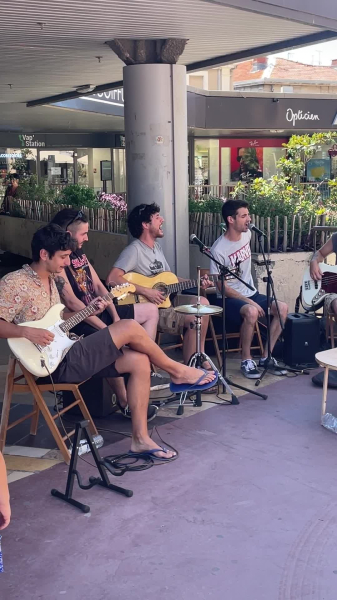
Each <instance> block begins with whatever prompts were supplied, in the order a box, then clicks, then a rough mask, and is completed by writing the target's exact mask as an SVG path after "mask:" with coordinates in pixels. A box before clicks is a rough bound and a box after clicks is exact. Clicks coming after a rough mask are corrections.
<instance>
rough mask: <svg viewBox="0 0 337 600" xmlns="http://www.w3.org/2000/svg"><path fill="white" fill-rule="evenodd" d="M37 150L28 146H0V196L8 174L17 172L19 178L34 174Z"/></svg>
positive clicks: (1, 196) (4, 188)
mask: <svg viewBox="0 0 337 600" xmlns="http://www.w3.org/2000/svg"><path fill="white" fill-rule="evenodd" d="M36 164H37V150H36V149H30V148H29V149H28V148H24V149H22V148H0V198H1V199H2V198H3V196H4V193H5V190H6V186H7V183H8V176H9V175H10V174H11V173H17V174H18V175H19V176H20V178H21V179H22V178H24V177H25V176H28V175H35V174H36Z"/></svg>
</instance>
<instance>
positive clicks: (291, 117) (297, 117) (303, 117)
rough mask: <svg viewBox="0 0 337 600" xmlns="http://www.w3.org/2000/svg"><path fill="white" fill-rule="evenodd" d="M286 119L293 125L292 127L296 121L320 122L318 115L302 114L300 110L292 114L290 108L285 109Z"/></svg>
mask: <svg viewBox="0 0 337 600" xmlns="http://www.w3.org/2000/svg"><path fill="white" fill-rule="evenodd" d="M286 119H287V121H289V122H291V123H292V124H293V127H296V121H320V118H319V116H318V115H315V114H313V113H311V112H305V113H304V112H303V111H302V110H298V111H296V112H294V111H293V109H292V108H288V109H287V112H286Z"/></svg>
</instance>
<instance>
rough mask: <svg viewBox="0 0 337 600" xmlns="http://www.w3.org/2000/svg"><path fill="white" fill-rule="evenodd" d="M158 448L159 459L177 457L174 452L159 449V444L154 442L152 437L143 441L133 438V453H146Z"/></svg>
mask: <svg viewBox="0 0 337 600" xmlns="http://www.w3.org/2000/svg"><path fill="white" fill-rule="evenodd" d="M156 448H158V452H156V453H155V456H156V457H157V458H166V459H167V458H173V457H174V456H176V452H173V450H167V452H163V450H162V449H161V448H159V446H158V444H156V442H154V441H153V440H152V439H151V438H150V437H147V438H145V439H143V440H141V441H137V440H135V439H133V438H132V442H131V452H144V451H145V452H146V451H147V450H155V449H156Z"/></svg>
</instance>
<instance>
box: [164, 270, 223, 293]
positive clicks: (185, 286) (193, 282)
mask: <svg viewBox="0 0 337 600" xmlns="http://www.w3.org/2000/svg"><path fill="white" fill-rule="evenodd" d="M208 277H209V279H211V280H213V278H212V276H211V275H209V276H208ZM194 287H198V280H197V279H188V280H187V281H180V282H178V283H171V284H170V285H168V286H167V288H168V292H169V295H170V294H178V293H179V292H182V291H183V290H190V289H191V288H194Z"/></svg>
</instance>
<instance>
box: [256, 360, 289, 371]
mask: <svg viewBox="0 0 337 600" xmlns="http://www.w3.org/2000/svg"><path fill="white" fill-rule="evenodd" d="M266 360H267V359H266V358H260V360H259V367H260V368H261V369H264V368H265V366H266ZM268 371H270V372H271V373H272V374H273V375H286V374H287V373H288V371H287V370H286V369H283V368H282V367H280V365H279V364H278V362H277V360H276V358H274V357H273V356H271V357H270V363H269V365H268Z"/></svg>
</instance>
